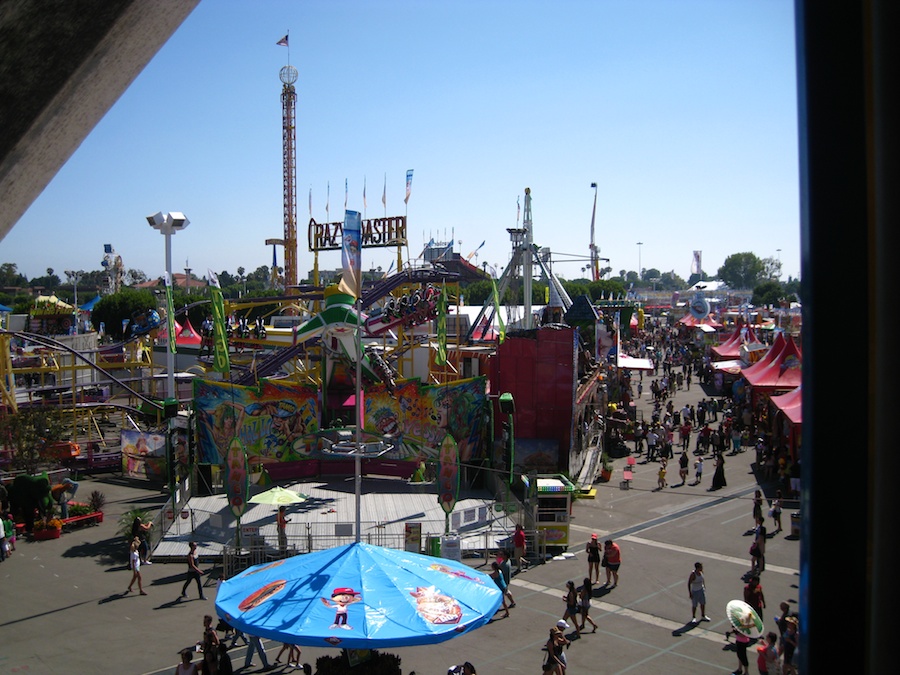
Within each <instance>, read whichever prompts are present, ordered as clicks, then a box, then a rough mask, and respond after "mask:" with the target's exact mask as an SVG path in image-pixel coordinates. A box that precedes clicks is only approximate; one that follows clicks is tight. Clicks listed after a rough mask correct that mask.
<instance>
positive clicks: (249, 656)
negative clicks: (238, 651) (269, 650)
mask: <svg viewBox="0 0 900 675" xmlns="http://www.w3.org/2000/svg"><path fill="white" fill-rule="evenodd" d="M253 652H256V653H257V654H259V660H260V661H262V665H263V668H265V669H266V670H268V669H269V660H268V659H267V658H266V650H265V649H263V646H262V642H260V639H259V638H258V637H257V636H256V635H247V652H246V654H245V656H244V670H246V669H247V668H249V667H250V666H252V665H253Z"/></svg>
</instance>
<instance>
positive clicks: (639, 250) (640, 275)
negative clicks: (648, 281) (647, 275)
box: [637, 241, 644, 281]
mask: <svg viewBox="0 0 900 675" xmlns="http://www.w3.org/2000/svg"><path fill="white" fill-rule="evenodd" d="M643 245H644V242H642V241H639V242H638V243H637V247H638V281H640V280H641V277H642V276H643V274H642V273H641V246H643Z"/></svg>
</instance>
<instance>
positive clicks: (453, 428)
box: [194, 377, 490, 470]
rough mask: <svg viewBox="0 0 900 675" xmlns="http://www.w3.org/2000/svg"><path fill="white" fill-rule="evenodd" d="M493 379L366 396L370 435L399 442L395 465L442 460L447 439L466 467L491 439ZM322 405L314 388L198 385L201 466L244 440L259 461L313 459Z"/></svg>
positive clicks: (404, 385) (380, 390) (410, 385)
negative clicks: (489, 396) (236, 440)
mask: <svg viewBox="0 0 900 675" xmlns="http://www.w3.org/2000/svg"><path fill="white" fill-rule="evenodd" d="M486 388H487V378H484V377H477V378H472V379H469V380H461V381H458V382H453V383H450V384H445V385H434V386H432V385H423V384H421V383H420V382H419V381H418V380H407V381H405V382H401V383H398V384H397V387H396V388H395V390H394V391H393V392H389V391H388V390H387V389H386V388H385V387H384V386H381V385H379V386H376V387H373V388H372V389H371V390H369V391H366V393H365V396H364V398H363V400H364V412H365V424H364V428H365V430H366V431H368V432H372V433H375V434H379V435H383V436H386V435H389V436H391V437H393V439H394V441H393V445H394V449H393V450H392V451H391V452H390V453H388V454H387V455H386V458H390V459H406V460H422V459H437V456H438V450H439V448H440V446H441V443H442V442H443V440H444V438H445V437H446V436H447V434H450V435H451V436H452V437H453V440H455V441H456V443H457V445H458V447H459V459H460V461H461V462H466V461H469V460H473V459H477V458H480V457H481V456H482V455H483V454H484V453H485V451H486V447H487V439H488V435H489V433H490V429H489V421H490V407H489V405H488V401H487V392H486ZM321 405H322V403H321V399H320V396H319V392H318V390H317V389H316V388H315V387H312V386H304V385H287V384H280V383H277V382H273V381H265V380H264V381H263V382H262V383H261V384H260V386H259V387H258V388H256V387H240V386H232V385H229V384H227V383H222V382H212V381H206V380H194V409H195V411H196V417H197V432H198V452H197V454H198V461H199V462H200V463H201V464H222V463H223V461H224V458H225V455H226V453H227V451H228V448H229V447H230V446H231V441H232V440H233V439H234V438H235V437H236V436H237V437H238V438H239V440H240V441H241V443H243V445H244V448H245V449H246V451H247V456H248V457H249V458H250V464H251V470H252V466H253V465H254V464H258V463H260V462H262V463H267V462H285V461H294V460H301V459H308V458H309V457H310V455H311V454H312V453H313V452H314V450H315V449H316V448H317V447H318V432H319V431H320V428H321V419H322V414H321Z"/></svg>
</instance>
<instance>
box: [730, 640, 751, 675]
mask: <svg viewBox="0 0 900 675" xmlns="http://www.w3.org/2000/svg"><path fill="white" fill-rule="evenodd" d="M725 639H726V640H727V639H728V633H726V634H725ZM749 646H750V638H748V637H747V636H746V635H744V634H743V633H742V632H740V631H736V633H735V636H734V651H735V654H737V660H738V667H737V670H735V671H734V672H733V673H732V674H731V675H750V660H749V659H748V658H747V647H749Z"/></svg>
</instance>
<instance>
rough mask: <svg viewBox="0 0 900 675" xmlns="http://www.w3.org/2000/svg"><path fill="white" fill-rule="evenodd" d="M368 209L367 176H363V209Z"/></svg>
mask: <svg viewBox="0 0 900 675" xmlns="http://www.w3.org/2000/svg"><path fill="white" fill-rule="evenodd" d="M365 210H366V177H365V176H363V211H365Z"/></svg>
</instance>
